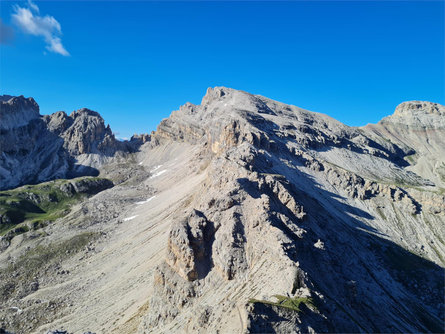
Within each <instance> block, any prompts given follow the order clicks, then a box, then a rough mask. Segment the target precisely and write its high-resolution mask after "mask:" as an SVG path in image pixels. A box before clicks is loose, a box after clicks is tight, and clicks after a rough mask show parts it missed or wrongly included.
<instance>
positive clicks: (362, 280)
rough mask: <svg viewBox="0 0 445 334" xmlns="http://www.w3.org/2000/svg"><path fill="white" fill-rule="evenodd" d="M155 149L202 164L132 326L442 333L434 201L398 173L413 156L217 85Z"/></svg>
mask: <svg viewBox="0 0 445 334" xmlns="http://www.w3.org/2000/svg"><path fill="white" fill-rule="evenodd" d="M424 113H425V114H427V112H424ZM439 131H440V129H439ZM437 138H440V137H439V136H437ZM441 138H443V137H441ZM154 140H157V141H158V142H159V144H161V145H162V144H163V143H165V142H168V140H174V141H177V140H184V141H187V142H189V143H192V144H198V143H199V144H201V145H203V147H207V152H208V154H209V155H210V156H208V157H207V159H209V167H208V168H207V170H206V172H207V178H206V181H205V182H203V184H202V185H201V188H199V189H197V191H196V192H194V196H193V201H192V202H191V203H190V205H189V206H188V210H186V211H185V212H184V213H179V214H178V217H177V218H176V221H175V223H174V224H173V226H172V228H171V232H170V236H169V241H168V246H167V255H166V260H165V264H163V265H161V266H160V267H159V268H158V269H157V272H156V273H155V278H154V295H153V297H152V299H151V301H150V310H149V313H148V315H147V317H146V320H145V323H144V325H142V327H141V330H142V329H143V330H144V331H156V332H157V331H166V332H168V331H171V330H175V329H181V330H184V329H186V328H187V329H190V330H192V329H193V330H202V331H203V332H205V331H207V330H217V329H220V330H223V331H231V330H233V328H231V327H230V326H233V319H234V318H237V313H238V312H239V313H240V319H241V320H240V322H239V324H238V328H237V329H238V330H240V331H241V330H243V327H246V328H247V329H249V330H251V331H254V332H255V331H258V332H269V331H275V330H278V331H282V332H288V331H295V330H296V331H302V332H306V331H308V330H311V328H312V329H314V330H315V331H330V332H332V331H340V332H358V331H368V332H376V331H386V332H394V331H403V332H412V331H433V332H434V331H442V329H443V318H441V317H443V304H441V303H442V301H441V296H443V282H442V281H441V279H442V278H441V277H442V275H443V270H442V269H441V267H440V266H439V265H437V264H440V265H443V264H444V263H443V258H444V257H443V254H444V251H445V248H444V246H445V245H444V244H443V240H442V238H441V236H443V235H444V226H443V222H444V216H443V213H444V212H443V210H444V197H443V196H442V195H440V194H437V193H436V192H435V191H437V190H438V189H437V187H433V186H432V185H433V183H432V182H431V181H430V180H428V179H425V178H423V177H422V176H421V175H417V174H415V173H413V172H412V171H410V170H409V169H408V168H406V167H407V166H408V165H409V164H408V163H407V162H406V161H405V160H404V158H405V157H406V156H407V155H409V154H413V153H414V150H413V149H412V148H410V147H407V145H397V144H396V143H393V142H389V141H387V140H385V138H373V137H372V136H368V135H367V133H366V132H365V131H362V130H360V129H355V128H349V127H347V126H345V125H343V124H341V123H339V122H337V121H335V120H333V119H331V118H329V117H327V116H325V115H320V114H316V113H311V112H308V111H305V110H301V109H298V108H295V107H291V106H286V105H284V104H280V103H277V102H274V101H271V100H268V99H265V98H263V97H260V96H253V95H250V94H247V93H244V92H239V91H233V90H230V89H224V88H216V89H214V90H209V91H208V93H207V95H206V96H205V97H204V99H203V102H202V104H201V105H200V106H193V105H190V104H188V105H186V106H184V107H183V108H181V109H180V110H179V111H178V112H174V113H173V114H172V116H171V117H170V118H169V119H168V120H166V121H164V122H163V123H161V125H160V127H159V129H158V131H157V132H156V134H155V136H154ZM439 140H440V139H439ZM443 146H444V145H442V147H443ZM414 147H416V146H414ZM436 147H441V146H440V145H437V146H436ZM422 148H423V147H421V148H420V149H422ZM438 157H439V156H438ZM398 180H403V181H404V184H406V185H407V187H400V186H399V185H396V184H395V183H398ZM391 183H393V184H394V185H391ZM414 187H416V188H414ZM411 188H413V189H411ZM429 188H431V189H429ZM428 189H429V190H428ZM425 193H426V194H425ZM424 258H426V259H429V260H431V261H434V262H436V263H437V264H434V263H433V262H429V261H427V260H425V259H424ZM274 296H285V297H278V300H280V298H281V300H283V299H282V298H286V299H285V301H286V302H287V303H288V304H289V303H291V301H292V300H299V301H306V308H305V311H304V312H295V311H294V310H289V308H286V307H280V306H277V305H278V304H280V303H277V302H274V300H276V298H277V297H274ZM249 299H250V300H254V301H255V302H253V303H252V304H251V305H250V306H248V307H247V308H246V307H245V306H244V305H245V303H246V302H247V301H248V300H249ZM314 305H315V306H314ZM246 310H247V312H245V311H246ZM207 326H208V327H207Z"/></svg>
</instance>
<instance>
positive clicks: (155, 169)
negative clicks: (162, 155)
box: [150, 165, 162, 173]
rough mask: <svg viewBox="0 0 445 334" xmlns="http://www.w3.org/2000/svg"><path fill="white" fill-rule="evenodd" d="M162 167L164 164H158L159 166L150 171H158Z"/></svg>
mask: <svg viewBox="0 0 445 334" xmlns="http://www.w3.org/2000/svg"><path fill="white" fill-rule="evenodd" d="M161 167H162V165H158V166H156V167H155V168H153V169H152V170H151V171H150V173H153V172H155V171H157V170H158V169H159V168H161Z"/></svg>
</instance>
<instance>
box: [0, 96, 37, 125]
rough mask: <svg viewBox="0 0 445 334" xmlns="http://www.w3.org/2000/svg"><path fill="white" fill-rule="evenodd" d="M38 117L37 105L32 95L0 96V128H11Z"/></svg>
mask: <svg viewBox="0 0 445 334" xmlns="http://www.w3.org/2000/svg"><path fill="white" fill-rule="evenodd" d="M39 117H40V113H39V105H38V104H37V103H36V101H34V99H33V98H32V97H28V98H25V97H24V96H23V95H21V96H10V95H2V96H0V119H1V123H0V128H1V129H5V130H8V129H13V128H17V127H20V126H23V125H26V124H28V122H29V121H31V120H33V119H37V118H39Z"/></svg>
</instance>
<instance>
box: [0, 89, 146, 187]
mask: <svg viewBox="0 0 445 334" xmlns="http://www.w3.org/2000/svg"><path fill="white" fill-rule="evenodd" d="M0 103H1V105H0V106H1V108H0V110H1V123H0V127H1V129H0V150H1V151H0V189H9V188H13V187H17V186H20V185H22V184H28V183H39V182H43V181H47V180H51V179H55V178H67V177H68V178H70V177H75V176H81V175H93V176H95V175H98V173H99V171H98V168H100V167H101V166H102V165H103V164H105V163H106V162H110V159H111V158H112V157H114V156H116V155H119V154H126V153H129V152H134V151H136V150H137V148H138V147H139V146H140V145H141V144H142V143H143V141H142V142H139V141H134V142H119V141H118V140H116V139H115V137H114V135H113V133H112V131H111V129H110V127H109V126H105V123H104V120H103V118H102V117H101V116H100V115H99V114H98V113H97V112H95V111H92V110H89V109H85V108H83V109H80V110H78V111H75V112H73V113H72V114H71V115H69V116H68V115H67V114H66V113H65V112H63V111H59V112H56V113H54V114H52V115H45V116H41V115H40V114H39V106H38V105H37V103H36V102H35V101H34V100H33V99H32V98H28V99H26V98H24V97H23V96H19V97H7V98H3V99H2V101H1V102H0Z"/></svg>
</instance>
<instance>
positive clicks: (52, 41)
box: [12, 0, 70, 56]
mask: <svg viewBox="0 0 445 334" xmlns="http://www.w3.org/2000/svg"><path fill="white" fill-rule="evenodd" d="M12 20H13V22H14V23H15V24H16V25H17V26H18V27H19V28H20V29H21V30H23V32H25V33H27V34H30V35H34V36H40V37H43V39H44V40H45V43H46V49H47V50H48V51H51V52H55V53H58V54H61V55H63V56H69V55H70V54H69V52H68V51H67V50H66V49H65V47H64V46H63V44H62V40H61V38H60V36H61V35H62V29H61V27H60V23H59V22H57V20H56V19H55V18H54V17H53V16H49V15H45V16H40V10H39V7H37V5H36V4H35V3H33V2H32V1H31V0H28V3H27V7H20V6H18V5H16V6H14V13H13V14H12Z"/></svg>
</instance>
